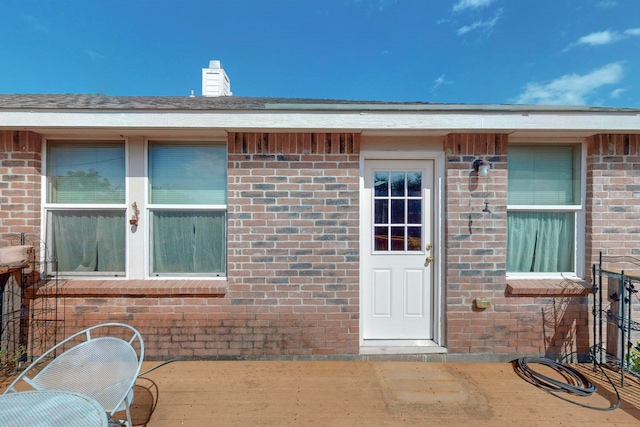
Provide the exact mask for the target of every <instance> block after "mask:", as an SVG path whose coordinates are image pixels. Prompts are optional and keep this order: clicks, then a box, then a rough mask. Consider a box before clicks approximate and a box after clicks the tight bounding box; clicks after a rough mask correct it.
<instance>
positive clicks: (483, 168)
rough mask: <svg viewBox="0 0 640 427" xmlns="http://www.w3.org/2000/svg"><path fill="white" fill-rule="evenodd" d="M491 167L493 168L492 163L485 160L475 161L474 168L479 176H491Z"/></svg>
mask: <svg viewBox="0 0 640 427" xmlns="http://www.w3.org/2000/svg"><path fill="white" fill-rule="evenodd" d="M489 169H491V163H488V162H485V161H484V160H480V159H476V160H475V161H474V162H473V170H474V171H476V173H477V174H478V176H481V177H483V178H486V177H488V176H489Z"/></svg>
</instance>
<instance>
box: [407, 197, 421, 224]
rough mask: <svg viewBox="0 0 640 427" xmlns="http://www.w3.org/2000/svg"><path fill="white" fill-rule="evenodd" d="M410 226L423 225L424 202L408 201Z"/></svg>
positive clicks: (408, 221)
mask: <svg viewBox="0 0 640 427" xmlns="http://www.w3.org/2000/svg"><path fill="white" fill-rule="evenodd" d="M407 207H408V209H407V210H408V215H407V223H408V224H421V223H422V200H407Z"/></svg>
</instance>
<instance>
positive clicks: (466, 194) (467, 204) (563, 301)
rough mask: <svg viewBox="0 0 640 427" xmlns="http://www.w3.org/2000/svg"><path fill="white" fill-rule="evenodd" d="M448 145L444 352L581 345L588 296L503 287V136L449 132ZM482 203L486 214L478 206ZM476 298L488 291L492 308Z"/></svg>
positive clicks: (540, 350) (548, 350) (559, 350)
mask: <svg viewBox="0 0 640 427" xmlns="http://www.w3.org/2000/svg"><path fill="white" fill-rule="evenodd" d="M445 152H446V155H447V184H446V192H447V207H446V209H447V222H446V237H445V240H446V248H445V251H446V259H447V261H446V267H445V271H446V278H445V280H446V288H445V304H446V308H445V312H446V345H447V348H448V351H449V353H453V354H455V353H458V354H487V355H491V357H499V355H544V354H547V355H550V356H555V355H556V354H568V353H571V352H576V351H580V352H585V351H586V348H587V346H588V335H587V333H588V331H587V329H586V325H587V324H588V317H589V315H590V312H589V311H588V307H587V299H586V298H584V297H571V298H567V297H557V298H549V297H530V296H529V297H526V296H517V297H515V296H509V295H507V294H506V293H505V288H506V237H507V161H508V137H507V135H494V134H486V135H481V134H471V135H466V134H457V135H449V136H448V137H447V138H446V139H445ZM477 158H480V159H483V160H488V161H490V162H491V163H492V164H493V169H492V170H491V171H490V176H489V177H488V178H479V177H477V176H476V174H475V172H473V171H472V168H471V165H472V164H473V161H474V160H475V159H477ZM487 202H488V205H485V203H487ZM485 206H487V207H488V209H489V210H490V211H491V212H490V213H489V212H483V209H484V208H485ZM477 297H487V298H489V299H490V300H491V302H492V305H491V307H490V308H488V309H484V310H481V309H477V308H476V307H475V305H474V300H475V298H477Z"/></svg>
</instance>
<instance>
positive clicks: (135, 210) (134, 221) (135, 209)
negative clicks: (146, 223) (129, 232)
mask: <svg viewBox="0 0 640 427" xmlns="http://www.w3.org/2000/svg"><path fill="white" fill-rule="evenodd" d="M131 208H132V209H133V215H131V219H130V220H129V224H131V225H133V226H134V227H137V226H138V218H139V217H140V211H139V210H138V204H137V203H136V202H133V204H132V205H131Z"/></svg>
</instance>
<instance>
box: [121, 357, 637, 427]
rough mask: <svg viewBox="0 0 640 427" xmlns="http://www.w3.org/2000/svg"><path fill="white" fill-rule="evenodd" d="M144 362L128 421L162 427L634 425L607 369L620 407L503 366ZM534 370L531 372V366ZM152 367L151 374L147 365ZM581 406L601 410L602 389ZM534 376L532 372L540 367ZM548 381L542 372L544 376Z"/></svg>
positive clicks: (597, 375) (631, 390)
mask: <svg viewBox="0 0 640 427" xmlns="http://www.w3.org/2000/svg"><path fill="white" fill-rule="evenodd" d="M160 363H161V362H153V361H151V362H145V365H144V368H143V371H144V370H149V369H151V370H150V371H149V372H146V373H144V374H143V375H142V376H141V377H140V378H139V380H138V383H137V386H136V397H135V404H134V407H133V415H134V424H136V425H146V426H149V427H163V426H171V427H175V426H203V427H204V426H207V427H209V426H289V425H290V426H368V427H371V426H399V425H402V426H425V425H436V426H458V425H459V426H514V425H517V426H519V427H523V426H545V427H547V426H559V425H562V426H604V425H606V426H635V425H640V383H639V382H638V381H637V380H636V379H635V378H630V377H628V376H627V377H626V378H625V386H624V387H620V376H619V375H618V374H617V373H614V372H610V371H607V372H608V374H609V375H610V376H611V378H612V380H613V382H614V384H615V385H616V386H617V388H618V390H619V392H620V396H621V398H622V403H621V406H620V408H618V409H615V410H612V411H601V410H594V409H590V408H586V407H581V406H578V405H575V404H572V403H569V402H566V401H563V400H561V399H559V398H557V397H555V396H553V395H551V394H549V393H547V392H545V391H543V390H541V389H539V388H537V387H536V386H534V385H532V384H530V383H528V382H526V381H525V380H523V379H522V378H520V377H519V376H518V375H517V374H516V373H515V372H514V369H513V367H512V365H511V364H509V363H453V362H447V363H436V362H388V361H385V362H360V361H175V362H171V363H166V364H162V365H160ZM536 367H537V366H536ZM154 368H155V369H154ZM577 369H578V370H579V371H580V372H582V373H583V374H584V375H586V376H587V377H588V378H589V379H590V380H591V381H592V382H593V383H594V384H595V385H596V386H597V387H598V391H597V393H595V394H593V395H592V396H589V397H577V396H568V395H566V394H563V397H565V398H567V397H568V398H570V399H572V400H573V401H575V402H578V403H580V404H582V405H588V406H594V407H600V408H608V407H610V406H612V405H613V404H614V403H615V402H616V396H615V393H614V390H613V389H612V387H611V385H610V384H609V383H608V382H607V380H606V378H605V377H604V376H603V375H602V373H601V372H600V371H595V372H594V371H593V367H592V365H578V366H577ZM541 372H542V371H541ZM544 373H545V374H547V375H552V374H551V371H550V370H549V371H548V372H544Z"/></svg>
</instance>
